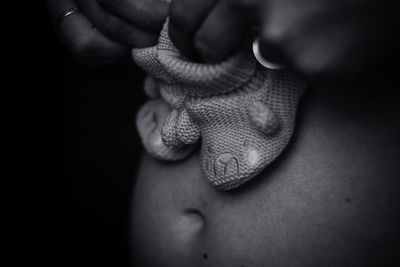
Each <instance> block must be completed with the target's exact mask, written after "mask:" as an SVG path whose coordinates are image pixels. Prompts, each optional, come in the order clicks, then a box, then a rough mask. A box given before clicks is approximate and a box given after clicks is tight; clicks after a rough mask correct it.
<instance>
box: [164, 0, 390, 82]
mask: <svg viewBox="0 0 400 267" xmlns="http://www.w3.org/2000/svg"><path fill="white" fill-rule="evenodd" d="M391 3H392V1H391V0H384V1H373V0H365V1H347V0H340V1H333V0H303V1H298V0H202V1H198V0H174V1H172V3H171V9H170V10H171V11H170V35H171V38H172V40H173V42H174V43H175V45H176V46H177V47H178V48H179V49H180V50H181V51H182V52H183V53H184V54H186V55H187V56H192V57H195V56H196V55H197V54H199V55H200V57H202V59H203V60H204V61H206V62H216V61H221V60H223V59H225V58H226V57H227V56H228V55H229V54H230V53H231V52H232V51H234V50H235V49H237V48H238V47H239V46H240V45H241V44H242V43H243V40H246V37H248V36H249V35H250V34H251V33H252V32H254V29H255V28H257V29H258V30H259V34H260V38H261V49H262V50H261V52H262V54H263V55H264V56H265V57H266V58H267V59H271V60H272V61H276V60H283V61H285V63H286V64H287V65H289V66H291V67H292V68H293V69H295V70H297V71H299V72H301V73H302V74H305V75H306V76H307V77H308V78H311V79H318V78H326V77H330V78H331V77H335V78H337V77H339V78H354V77H356V76H357V75H358V74H359V73H361V72H362V71H364V70H365V69H366V68H367V67H370V66H371V65H372V64H374V63H375V62H376V61H377V60H379V59H385V58H386V57H388V56H390V53H391V51H394V49H395V47H396V46H395V45H393V44H394V41H392V40H390V38H392V39H394V37H395V36H396V33H395V29H396V27H393V24H394V20H395V17H396V16H395V12H394V11H393V12H391V10H395V9H394V8H393V7H391ZM389 44H392V46H389Z"/></svg>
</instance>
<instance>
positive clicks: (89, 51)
mask: <svg viewBox="0 0 400 267" xmlns="http://www.w3.org/2000/svg"><path fill="white" fill-rule="evenodd" d="M55 3H56V4H55ZM48 7H49V11H50V16H51V18H52V21H53V22H54V23H55V21H56V20H57V18H58V16H59V14H61V13H63V12H64V11H65V10H68V9H71V8H75V7H76V5H75V3H74V2H73V1H71V0H63V1H57V2H55V1H51V0H49V1H48ZM56 26H57V30H58V33H59V35H60V36H61V38H62V40H63V42H64V43H65V45H66V46H67V48H68V50H69V51H70V52H71V54H72V55H73V56H74V57H75V58H76V59H78V60H79V61H80V62H82V63H85V64H90V65H93V64H95V65H97V64H104V63H111V62H115V61H117V60H119V59H121V58H122V57H124V56H125V55H128V54H129V49H128V48H127V47H125V46H123V45H120V44H118V43H115V42H114V41H112V40H110V39H108V38H106V37H105V36H104V35H102V34H101V33H100V32H99V31H97V30H96V29H95V28H94V27H93V25H92V24H91V23H90V22H89V20H88V19H87V18H86V17H85V16H84V15H83V14H75V15H73V16H69V17H67V18H65V19H64V20H63V21H62V22H61V24H59V25H56Z"/></svg>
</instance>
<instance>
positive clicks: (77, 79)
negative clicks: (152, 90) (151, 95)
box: [21, 5, 145, 266]
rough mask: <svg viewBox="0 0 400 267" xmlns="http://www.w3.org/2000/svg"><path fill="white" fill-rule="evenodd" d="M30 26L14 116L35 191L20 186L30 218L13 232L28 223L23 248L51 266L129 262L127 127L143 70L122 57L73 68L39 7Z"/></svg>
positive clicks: (132, 145)
mask: <svg viewBox="0 0 400 267" xmlns="http://www.w3.org/2000/svg"><path fill="white" fill-rule="evenodd" d="M36 15H37V14H36ZM35 19H36V21H35V22H37V21H38V17H36V18H35ZM37 28H38V29H40V34H39V31H36V32H34V34H32V37H30V38H32V39H31V40H32V41H33V43H35V44H37V45H38V46H37V48H36V47H35V48H34V46H31V48H32V52H33V54H34V58H35V59H32V62H30V63H33V64H32V66H29V70H27V73H28V74H27V76H26V79H28V81H27V80H25V81H24V84H25V83H26V85H24V88H25V89H28V91H29V92H28V93H26V95H25V96H27V98H26V101H27V103H28V104H27V105H25V108H24V111H23V112H22V113H23V116H24V117H26V118H28V117H29V119H26V120H25V121H26V124H25V125H24V126H23V128H24V132H23V136H24V139H25V142H24V144H26V146H25V150H26V152H27V153H26V154H25V156H26V157H27V158H28V161H29V164H28V165H27V166H26V168H27V169H29V171H28V173H29V177H28V179H32V180H31V182H32V184H33V185H34V187H32V190H30V189H29V188H28V190H30V191H31V193H32V194H33V195H34V197H35V198H38V197H39V198H40V201H39V202H36V201H35V203H33V202H30V201H29V200H28V201H24V202H25V204H27V205H28V206H30V208H32V209H31V211H30V212H32V214H31V213H29V215H28V214H26V216H23V217H24V218H25V219H24V221H23V223H22V224H23V226H22V227H26V225H29V226H28V228H29V229H27V234H28V235H30V234H32V233H33V237H32V238H28V237H24V239H23V241H22V243H24V244H25V245H26V246H28V249H29V250H30V249H31V248H32V247H33V249H37V250H38V252H35V253H34V254H35V257H37V258H38V259H39V260H40V261H41V262H42V261H46V262H49V263H51V264H54V266H60V265H65V264H66V265H81V264H82V265H90V266H96V265H100V266H115V265H128V264H130V260H131V259H130V252H129V250H130V247H129V239H130V236H129V205H130V198H131V192H132V189H133V185H134V172H135V168H136V165H137V163H138V160H139V156H140V153H141V151H142V148H141V145H140V142H139V139H138V136H137V133H136V130H135V123H134V122H135V114H136V112H137V109H138V108H139V107H140V105H141V103H142V102H143V101H144V99H145V97H144V95H143V93H142V82H143V78H144V73H143V72H142V71H141V70H140V69H139V68H138V67H136V66H135V65H134V64H133V62H132V61H131V60H130V59H126V61H124V62H121V63H119V64H117V65H113V66H108V67H95V68H94V67H85V66H82V65H80V64H78V63H76V62H75V61H74V60H73V59H72V57H71V56H70V55H69V54H68V52H67V50H66V49H65V48H64V47H63V45H62V43H61V42H60V41H59V40H58V38H57V36H56V33H55V31H54V28H53V25H52V24H51V22H50V20H49V18H48V15H47V11H46V8H45V5H43V6H42V9H41V11H40V21H39V25H38V26H37ZM27 61H28V60H27ZM29 61H31V60H29ZM28 65H30V64H29V63H28V64H27V65H26V67H25V68H26V69H28ZM23 68H24V67H23ZM22 76H24V75H22ZM28 77H29V78H28ZM31 77H32V81H29V79H30V78H31ZM21 79H23V78H22V77H21ZM27 87H29V88H27ZM28 121H29V122H28ZM28 166H29V167H28ZM33 188H35V189H33ZM24 225H25V226H24ZM43 243H44V244H45V246H43V247H42V245H43ZM39 247H40V248H39Z"/></svg>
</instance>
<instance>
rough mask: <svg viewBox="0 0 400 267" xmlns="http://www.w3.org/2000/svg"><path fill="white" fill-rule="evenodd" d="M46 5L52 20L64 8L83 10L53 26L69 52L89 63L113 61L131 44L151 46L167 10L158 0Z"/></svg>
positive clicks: (92, 0) (51, 1) (87, 0)
mask: <svg viewBox="0 0 400 267" xmlns="http://www.w3.org/2000/svg"><path fill="white" fill-rule="evenodd" d="M100 2H102V3H103V4H102V5H101V4H100ZM47 5H48V8H49V12H50V15H51V18H52V21H53V22H54V23H56V20H57V18H58V16H59V15H60V14H61V13H62V12H64V11H65V10H68V9H71V8H76V7H80V8H81V9H82V10H83V12H82V13H81V14H75V15H72V16H70V17H68V18H66V19H65V20H63V21H62V23H61V24H60V25H56V26H57V31H58V33H59V35H60V37H61V39H62V40H63V41H64V43H65V45H66V46H67V48H68V50H69V51H70V52H71V54H72V55H73V56H74V57H75V58H76V59H77V60H78V61H80V62H81V63H84V64H89V65H98V64H109V63H113V62H116V61H118V60H120V59H121V58H123V57H125V56H128V55H129V53H130V49H131V48H132V47H146V46H151V45H154V44H155V43H156V42H157V38H158V32H159V30H160V29H161V27H162V23H163V21H164V20H165V18H166V16H167V12H168V4H167V3H166V2H163V1H162V0H151V1H147V0H113V1H111V0H99V1H96V0H82V1H74V0H57V1H55V0H47Z"/></svg>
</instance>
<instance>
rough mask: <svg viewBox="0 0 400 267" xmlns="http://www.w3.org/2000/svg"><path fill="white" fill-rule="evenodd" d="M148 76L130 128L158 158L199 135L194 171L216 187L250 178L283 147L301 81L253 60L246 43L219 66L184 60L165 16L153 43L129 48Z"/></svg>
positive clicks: (191, 145)
mask: <svg viewBox="0 0 400 267" xmlns="http://www.w3.org/2000/svg"><path fill="white" fill-rule="evenodd" d="M132 55H133V58H134V60H135V62H136V63H137V64H138V65H139V66H141V67H142V68H143V69H144V70H145V71H147V73H148V74H149V77H148V78H147V80H146V82H145V92H146V93H147V94H148V96H149V97H150V98H153V99H152V100H150V102H149V103H147V104H146V105H145V106H144V107H143V108H142V109H141V110H140V112H139V114H138V117H137V127H138V131H139V134H140V136H141V138H142V141H143V144H144V146H145V148H146V150H147V151H148V152H149V153H150V154H151V155H153V156H155V157H157V158H159V159H163V160H179V159H184V158H185V157H187V156H189V155H190V154H191V153H192V151H193V150H194V149H195V148H196V144H199V143H200V142H199V141H200V140H201V156H200V159H201V170H202V172H203V174H204V176H205V177H206V178H207V179H208V181H209V182H210V183H211V184H212V185H214V186H216V187H217V188H219V189H223V190H229V189H233V188H236V187H238V186H240V185H241V184H243V183H245V182H246V181H248V180H250V179H251V178H253V177H254V176H256V175H257V174H258V173H259V172H260V171H262V170H263V169H264V168H265V167H266V166H267V165H268V164H270V163H271V162H272V161H273V160H274V159H276V158H277V157H278V156H279V155H280V154H281V152H282V151H283V150H284V148H285V147H286V146H287V144H288V142H289V141H290V138H291V136H292V133H293V130H294V124H295V117H296V109H297V104H298V101H299V99H300V97H301V95H302V94H303V92H304V88H305V87H304V85H303V84H302V83H300V82H299V81H298V80H296V79H295V78H294V77H293V76H292V75H291V74H290V73H289V72H288V71H285V70H279V71H276V70H268V69H265V68H263V67H261V66H260V65H258V64H257V62H256V60H255V59H254V56H253V55H252V53H251V50H250V47H249V48H248V49H246V48H243V49H240V50H239V51H237V53H235V54H234V55H232V56H231V57H230V58H228V59H227V60H226V61H224V62H222V63H219V64H202V63H195V62H191V61H190V60H188V59H187V58H185V57H183V56H182V55H181V54H180V52H179V51H178V50H177V49H176V48H175V47H174V45H173V44H172V42H171V40H170V38H169V36H168V21H167V23H166V24H165V26H164V28H163V30H162V32H161V35H160V38H159V43H158V44H157V45H156V46H155V47H150V48H142V49H133V52H132Z"/></svg>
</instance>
